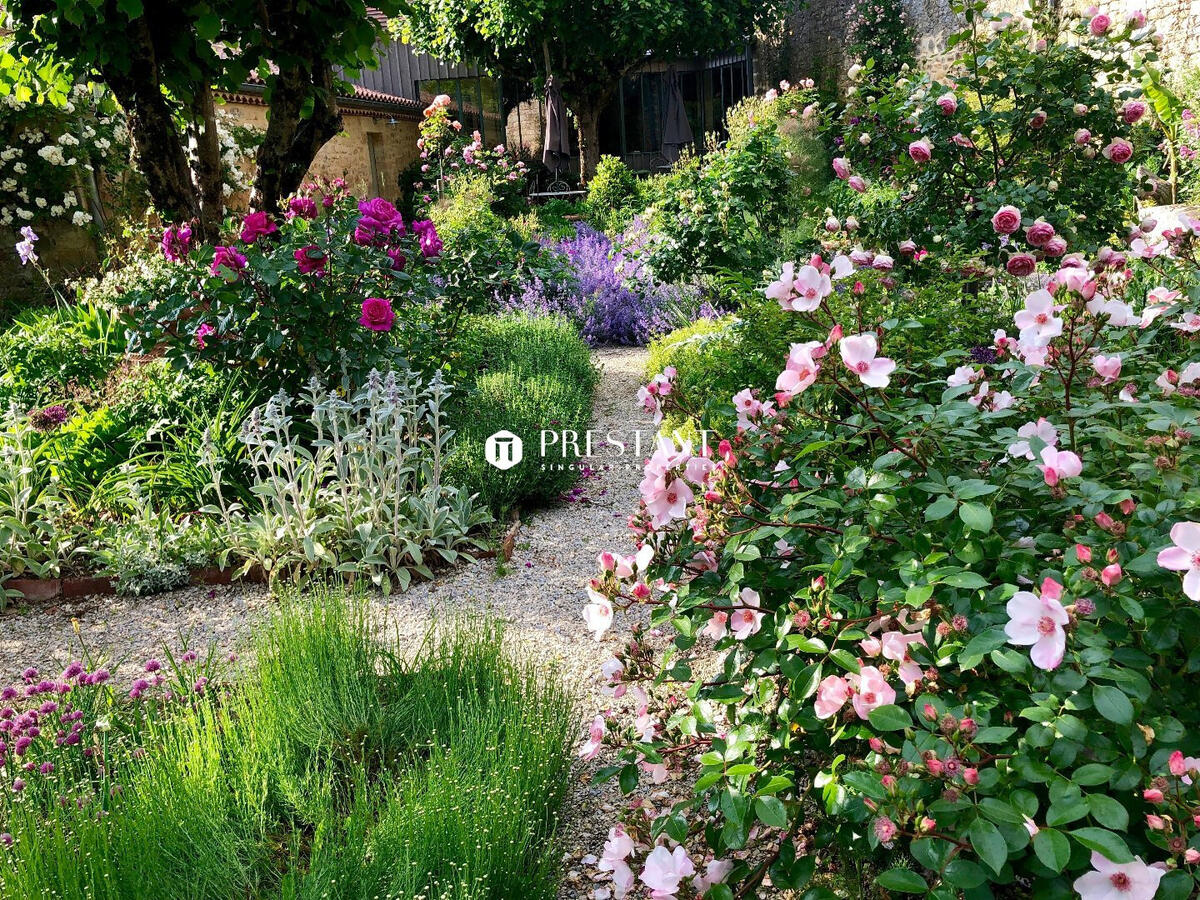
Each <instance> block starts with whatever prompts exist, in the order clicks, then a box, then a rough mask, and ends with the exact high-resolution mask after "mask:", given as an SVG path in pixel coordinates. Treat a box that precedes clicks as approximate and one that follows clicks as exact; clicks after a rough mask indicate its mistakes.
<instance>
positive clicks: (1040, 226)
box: [1025, 221, 1055, 247]
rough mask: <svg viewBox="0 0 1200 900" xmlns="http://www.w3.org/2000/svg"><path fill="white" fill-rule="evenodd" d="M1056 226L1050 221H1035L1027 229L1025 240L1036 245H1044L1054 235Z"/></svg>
mask: <svg viewBox="0 0 1200 900" xmlns="http://www.w3.org/2000/svg"><path fill="white" fill-rule="evenodd" d="M1054 235H1055V231H1054V226H1053V225H1051V224H1050V223H1049V222H1041V221H1038V222H1034V223H1033V224H1032V225H1030V226H1029V227H1028V228H1026V229H1025V240H1027V241H1029V243H1030V244H1032V245H1033V246H1034V247H1044V246H1046V242H1047V241H1048V240H1050V238H1052V237H1054Z"/></svg>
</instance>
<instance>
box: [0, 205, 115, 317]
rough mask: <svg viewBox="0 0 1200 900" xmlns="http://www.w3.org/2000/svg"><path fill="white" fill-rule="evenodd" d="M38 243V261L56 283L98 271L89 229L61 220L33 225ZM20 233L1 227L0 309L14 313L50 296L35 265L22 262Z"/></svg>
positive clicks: (94, 245)
mask: <svg viewBox="0 0 1200 900" xmlns="http://www.w3.org/2000/svg"><path fill="white" fill-rule="evenodd" d="M34 231H35V232H36V233H37V235H38V238H39V240H38V242H37V244H35V245H34V249H36V250H37V254H38V264H39V265H40V266H41V267H42V268H43V269H44V270H46V271H47V272H49V273H50V277H51V278H53V279H54V280H55V281H56V282H57V281H61V280H64V279H72V278H78V277H80V276H83V275H90V274H92V273H94V272H95V271H96V268H97V266H98V265H99V262H100V254H99V251H98V249H97V246H96V242H95V240H94V239H93V238H92V234H91V232H90V231H88V230H87V229H84V228H76V227H75V226H74V225H72V224H71V223H70V222H65V221H62V220H59V219H54V220H50V221H48V222H39V223H38V224H36V225H35V226H34ZM19 240H21V236H20V235H19V234H18V233H17V232H16V231H14V230H13V229H11V228H4V227H0V308H3V309H2V310H0V311H2V312H4V313H7V312H11V311H12V310H13V309H16V308H23V307H24V306H28V305H31V304H33V303H37V302H45V301H49V300H50V299H51V293H50V289H49V288H48V287H47V285H46V282H45V280H44V279H43V278H42V276H41V275H40V274H39V273H38V271H37V270H36V269H35V268H34V267H33V266H32V265H21V260H20V258H19V257H18V256H17V252H16V249H15V247H16V244H17V241H19Z"/></svg>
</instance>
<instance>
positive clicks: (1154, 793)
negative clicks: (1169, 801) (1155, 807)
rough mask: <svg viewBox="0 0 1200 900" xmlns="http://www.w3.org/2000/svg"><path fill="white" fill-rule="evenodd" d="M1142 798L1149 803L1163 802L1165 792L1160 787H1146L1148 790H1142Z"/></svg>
mask: <svg viewBox="0 0 1200 900" xmlns="http://www.w3.org/2000/svg"><path fill="white" fill-rule="evenodd" d="M1142 799H1143V800H1145V801H1146V802H1147V803H1162V802H1163V792H1162V791H1160V790H1159V789H1158V788H1146V790H1144V791H1142Z"/></svg>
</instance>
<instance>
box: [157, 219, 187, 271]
mask: <svg viewBox="0 0 1200 900" xmlns="http://www.w3.org/2000/svg"><path fill="white" fill-rule="evenodd" d="M191 249H192V228H191V226H190V225H172V226H171V227H170V228H168V229H167V230H166V231H164V232H163V236H162V254H163V256H165V257H166V258H167V259H168V260H170V261H171V262H183V261H184V259H185V258H186V257H187V255H188V251H189V250H191Z"/></svg>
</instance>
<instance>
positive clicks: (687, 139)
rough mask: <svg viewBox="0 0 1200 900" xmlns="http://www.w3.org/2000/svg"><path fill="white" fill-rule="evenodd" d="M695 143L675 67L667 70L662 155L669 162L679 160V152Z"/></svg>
mask: <svg viewBox="0 0 1200 900" xmlns="http://www.w3.org/2000/svg"><path fill="white" fill-rule="evenodd" d="M694 141H695V137H694V136H693V135H692V123H691V122H689V121H688V117H687V110H686V109H684V106H683V91H681V90H680V89H679V75H678V73H676V71H675V67H674V66H671V68H670V69H668V70H667V103H666V107H665V115H664V118H663V130H662V155H663V156H664V157H666V159H667V160H668V161H669V162H675V161H676V160H677V159H679V151H680V150H681V149H682V148H683V147H686V146H687V145H688V144H691V143H693V142H694Z"/></svg>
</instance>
